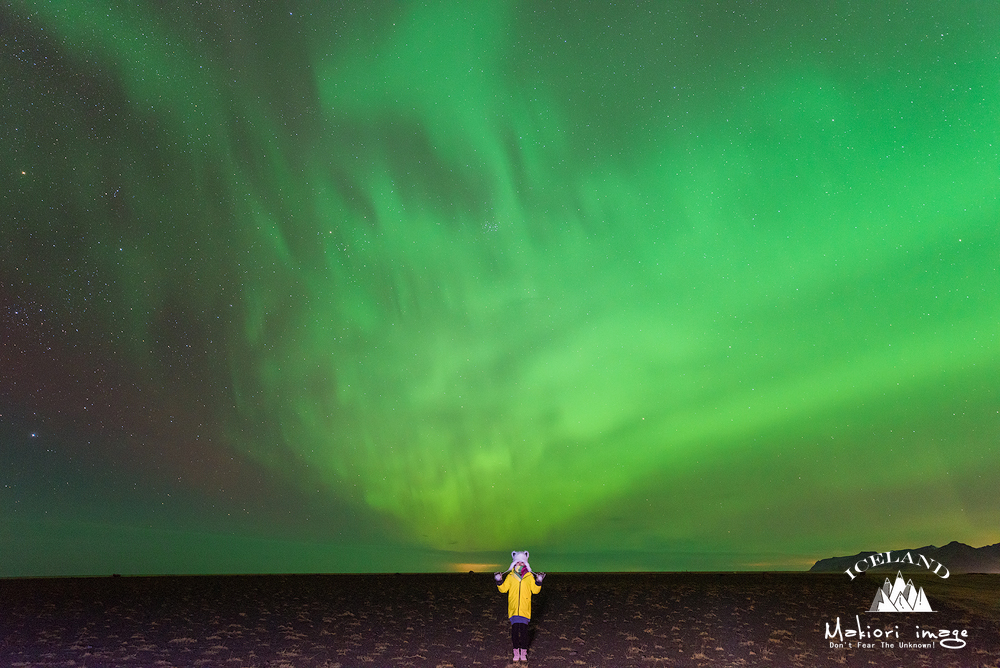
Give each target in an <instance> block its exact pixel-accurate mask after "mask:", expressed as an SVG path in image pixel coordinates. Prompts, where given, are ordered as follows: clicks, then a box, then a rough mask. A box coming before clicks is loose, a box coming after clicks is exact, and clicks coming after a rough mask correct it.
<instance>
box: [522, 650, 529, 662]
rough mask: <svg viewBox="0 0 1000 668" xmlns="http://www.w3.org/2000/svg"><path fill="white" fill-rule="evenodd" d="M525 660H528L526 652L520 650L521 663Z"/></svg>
mask: <svg viewBox="0 0 1000 668" xmlns="http://www.w3.org/2000/svg"><path fill="white" fill-rule="evenodd" d="M527 660H528V650H526V649H522V650H521V661H527Z"/></svg>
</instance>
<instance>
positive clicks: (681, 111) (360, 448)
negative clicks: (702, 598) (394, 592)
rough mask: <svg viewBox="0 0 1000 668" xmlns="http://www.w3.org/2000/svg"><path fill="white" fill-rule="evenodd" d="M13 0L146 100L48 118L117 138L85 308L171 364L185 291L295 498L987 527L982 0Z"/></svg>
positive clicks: (87, 251) (704, 526)
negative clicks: (862, 2) (815, 4)
mask: <svg viewBox="0 0 1000 668" xmlns="http://www.w3.org/2000/svg"><path fill="white" fill-rule="evenodd" d="M835 4H836V3H835ZM15 6H16V7H17V10H16V12H17V14H18V15H19V16H21V18H22V19H24V17H28V16H31V17H33V18H32V19H31V21H32V23H31V25H32V26H37V29H38V30H41V29H42V27H44V30H45V32H46V34H48V33H52V34H54V35H55V37H54V39H55V40H56V42H58V43H59V44H60V45H61V47H60V48H61V49H62V50H63V52H64V53H65V54H66V55H65V58H66V60H67V63H68V65H67V67H71V66H73V65H75V66H77V67H80V68H85V67H87V66H88V65H86V64H85V63H87V62H92V61H91V60H90V59H93V61H94V62H97V63H98V65H97V66H96V67H97V68H98V69H99V70H100V71H101V72H102V76H104V77H107V78H109V79H111V80H113V81H115V82H118V83H119V84H120V86H121V91H122V95H123V96H124V98H125V99H124V100H123V101H122V102H121V104H120V107H119V109H118V111H119V113H123V114H128V115H130V116H129V118H131V119H132V120H131V121H129V123H126V125H129V127H133V128H139V127H140V126H141V127H144V128H146V129H147V131H145V132H139V131H138V130H137V131H136V132H135V133H134V135H133V136H130V137H128V141H127V142H125V143H124V144H123V145H120V146H114V145H97V143H96V142H94V141H90V140H88V139H87V138H86V133H82V134H81V137H82V138H80V139H76V140H73V141H69V140H68V139H67V143H68V144H69V146H71V147H72V148H71V150H72V151H73V157H72V160H73V161H74V162H75V164H76V165H77V166H79V167H81V168H85V169H91V170H95V171H100V170H101V169H105V167H103V166H102V165H104V164H106V162H105V163H102V162H101V161H100V160H97V159H96V158H95V157H93V156H90V157H86V156H89V155H90V154H87V151H88V150H91V151H94V152H95V154H98V153H99V154H101V155H103V156H109V155H111V156H118V159H119V162H118V163H117V164H119V165H133V166H134V169H131V168H130V169H122V170H121V171H122V175H121V176H120V177H119V181H116V183H119V184H120V187H122V188H123V189H124V190H125V191H126V192H127V193H128V194H129V196H130V197H131V198H132V199H131V200H130V202H131V204H130V207H131V208H130V213H129V214H128V216H130V218H129V221H128V222H127V223H125V224H124V231H123V232H121V234H122V235H124V237H125V238H126V242H124V243H122V245H121V248H122V250H121V251H120V252H117V253H116V252H110V251H108V250H107V247H106V246H105V247H100V246H99V245H98V244H97V243H96V241H94V240H96V239H99V238H101V235H105V241H106V242H108V243H114V244H116V245H117V243H118V242H117V237H114V234H113V233H111V232H108V231H107V230H104V231H95V232H94V233H93V234H91V235H90V236H89V237H88V238H89V239H90V241H89V242H88V243H89V244H90V245H88V246H86V247H85V248H84V249H83V250H82V251H81V257H84V258H86V260H87V261H88V262H90V261H93V262H96V263H97V264H99V265H100V266H102V267H103V268H104V271H106V272H107V273H108V275H110V276H112V277H113V285H114V289H113V290H112V291H111V294H110V295H109V298H108V299H109V303H110V306H108V307H107V309H106V314H105V315H104V316H103V318H102V319H101V320H100V321H99V324H98V325H96V326H100V323H104V324H108V323H117V324H116V325H115V326H119V327H121V328H122V330H123V332H125V333H126V335H124V336H123V337H122V339H121V343H120V344H119V346H120V348H121V349H122V350H123V352H127V354H128V355H129V358H130V360H131V361H132V362H133V363H134V364H135V365H136V366H137V367H140V368H144V369H148V371H146V372H145V373H148V374H149V375H150V377H152V378H159V377H162V376H166V377H170V375H171V374H172V373H174V372H173V371H172V370H171V369H172V367H171V368H168V365H167V364H166V363H165V362H164V361H163V359H164V358H163V356H162V355H158V354H157V348H156V345H157V344H155V343H153V342H154V341H156V340H157V321H156V319H155V318H154V317H152V316H150V315H149V314H151V313H157V312H162V311H163V309H164V308H166V306H167V305H169V304H171V303H173V300H176V299H178V297H177V296H176V293H178V292H181V293H183V298H181V301H182V303H183V305H184V306H183V313H184V316H185V317H187V318H191V319H194V320H196V321H197V322H199V323H203V324H204V323H209V324H207V325H205V327H207V328H208V330H207V331H210V332H212V333H213V338H212V344H211V347H210V348H208V349H207V350H208V351H209V352H210V353H211V354H213V355H215V354H217V355H218V356H219V359H221V362H219V368H220V369H223V370H224V371H225V373H226V374H228V377H227V378H226V379H225V382H224V383H223V382H222V381H220V382H219V384H218V385H217V386H214V387H207V388H203V389H202V390H192V392H193V393H195V394H198V393H199V392H202V391H203V392H204V393H205V396H204V397H203V401H204V405H206V406H207V411H208V413H209V415H210V416H211V419H212V420H214V421H215V422H217V423H219V424H221V425H223V426H224V431H225V434H226V437H225V443H224V444H223V447H225V448H227V449H228V450H229V451H231V452H232V453H234V455H237V456H240V457H243V456H246V457H249V458H250V459H251V460H253V461H255V462H257V463H259V464H260V465H262V466H264V467H265V468H267V469H268V470H272V471H273V472H274V473H275V475H276V476H279V478H278V479H283V480H284V479H287V480H292V481H295V482H294V483H289V484H297V485H298V486H299V488H300V491H303V492H308V491H310V490H316V489H320V490H322V493H323V494H325V495H329V497H331V498H336V499H337V500H338V502H339V503H344V504H346V505H347V506H348V507H350V508H352V509H353V511H352V512H356V513H358V514H359V516H361V517H372V518H379V519H378V520H373V521H377V522H378V523H379V524H380V525H381V524H384V523H388V525H389V526H391V527H393V528H392V529H387V531H388V532H389V533H391V534H393V535H394V536H395V537H396V538H399V539H400V540H402V541H403V542H406V543H409V544H414V545H420V546H422V547H423V548H428V549H440V550H450V551H455V552H475V551H492V550H496V551H499V552H500V553H503V552H504V551H507V550H509V549H511V548H512V547H517V546H522V545H530V546H532V548H531V549H532V550H535V549H536V548H535V547H534V546H544V547H547V548H549V549H550V550H553V551H556V550H563V551H573V550H577V551H581V552H607V551H614V550H615V549H618V548H620V549H629V550H638V551H651V552H655V551H658V550H659V551H664V552H670V551H685V550H687V551H694V552H698V551H701V552H718V553H742V552H747V553H761V552H767V551H773V552H776V553H782V554H792V555H813V554H815V556H816V557H817V558H819V557H823V556H831V554H832V553H836V552H837V551H838V550H839V551H840V552H843V553H847V552H850V551H852V550H856V549H879V548H883V547H885V548H886V549H888V548H889V547H894V546H895V545H896V544H897V543H898V542H900V541H901V542H902V543H907V542H908V541H916V542H920V541H926V542H937V543H939V544H940V543H942V542H947V540H952V539H958V540H966V541H967V542H971V543H977V544H978V543H979V542H983V541H986V540H990V536H992V538H993V539H995V526H996V520H997V519H998V515H997V510H996V508H995V504H994V503H992V502H991V501H989V500H988V497H989V494H987V492H986V490H987V489H988V488H989V487H990V485H992V482H991V481H990V480H989V479H987V478H984V475H985V472H986V471H990V470H993V468H994V467H995V466H996V465H997V464H998V463H1000V459H998V458H1000V451H998V449H997V446H996V443H997V441H996V438H995V437H996V435H997V427H998V423H997V420H998V417H1000V416H998V413H997V411H996V409H995V406H996V399H997V383H996V381H995V377H996V372H997V371H998V367H1000V352H998V351H1000V345H998V344H1000V341H998V339H997V328H996V322H997V318H998V316H1000V280H998V278H1000V277H998V276H997V265H998V263H997V259H998V255H997V252H998V250H1000V231H998V227H997V221H998V213H1000V206H998V201H997V192H998V185H1000V184H998V171H997V164H998V160H997V158H998V150H997V147H998V146H1000V125H998V124H997V122H996V118H995V110H996V109H997V103H998V102H1000V84H998V80H997V78H996V76H995V65H996V62H997V57H998V47H997V45H996V43H995V42H996V40H995V39H994V37H995V34H996V28H997V27H998V26H997V25H996V24H997V23H998V20H1000V19H998V17H996V16H992V14H994V13H995V12H986V11H983V10H982V9H981V8H980V9H977V8H976V6H969V5H965V4H961V3H957V4H956V3H951V4H950V5H949V7H950V8H948V9H946V8H945V7H944V6H941V7H937V9H934V10H932V9H923V10H920V12H917V11H913V12H912V13H910V14H907V15H906V16H902V15H897V16H892V17H890V16H882V15H876V14H875V13H874V10H872V13H870V14H861V13H857V12H858V10H856V9H855V10H852V11H854V12H855V13H853V14H852V13H850V12H847V11H846V10H847V9H849V8H848V6H847V5H844V6H843V7H840V6H839V5H838V7H839V11H838V7H830V8H827V9H819V8H810V9H793V10H789V9H788V8H787V6H779V5H775V4H770V5H769V4H767V3H764V6H760V5H757V4H755V6H754V8H753V10H750V9H748V10H747V12H749V13H747V14H746V15H741V14H738V13H734V14H722V13H721V10H702V9H700V5H697V4H695V3H690V4H684V3H662V4H654V5H652V6H651V8H650V9H649V11H648V12H646V13H639V12H638V10H624V9H623V10H619V9H615V10H614V11H613V12H611V13H610V14H608V15H607V16H605V15H602V14H601V13H600V12H596V11H595V12H594V13H592V14H589V15H588V14H586V13H581V14H577V11H578V10H577V9H576V7H575V5H573V4H572V3H566V4H565V5H564V6H562V7H561V8H560V9H558V10H556V9H552V8H550V9H548V10H541V9H537V10H536V9H535V8H533V6H532V5H530V4H529V5H524V4H513V3H492V2H490V3H480V4H477V5H476V6H475V7H473V6H472V5H470V4H469V3H463V2H434V3H398V4H382V5H379V9H377V10H373V11H372V12H371V14H370V15H367V14H366V15H364V16H362V15H361V14H360V13H359V15H357V16H355V15H353V14H351V13H350V12H349V11H346V10H345V11H343V12H342V13H341V14H338V13H337V10H335V9H332V8H330V7H328V6H327V5H325V4H323V3H315V2H313V3H304V4H303V6H302V7H301V8H300V9H296V10H295V11H294V12H292V13H293V14H300V16H298V17H296V16H289V17H283V16H279V14H280V12H279V11H277V10H269V11H272V14H271V15H264V14H262V13H260V12H263V10H260V12H258V13H257V14H253V15H252V16H242V17H241V18H240V19H239V20H238V21H237V20H236V19H232V21H235V22H236V23H234V24H233V25H235V26H236V27H233V25H229V27H228V29H229V30H230V33H228V36H229V37H230V38H232V39H230V41H229V42H226V41H225V39H223V37H222V36H216V37H215V38H214V39H215V41H211V42H210V43H203V42H202V40H201V39H197V38H196V36H197V35H203V34H206V32H208V33H209V34H211V31H210V30H208V28H209V27H211V28H213V29H218V30H222V28H218V27H219V26H224V27H225V26H227V25H228V24H227V23H226V21H229V20H230V19H229V18H226V17H227V16H228V14H227V13H226V12H228V11H230V8H229V7H228V6H227V8H226V9H225V10H223V9H221V8H220V9H218V10H217V11H216V12H215V13H214V14H212V13H211V12H206V13H198V12H196V11H194V10H188V11H186V12H181V13H177V12H168V11H167V10H163V11H156V10H155V9H153V8H152V6H146V5H145V4H144V3H138V4H135V3H133V4H132V5H128V6H125V5H122V6H120V7H119V6H116V7H112V8H111V9H108V8H107V7H106V3H105V4H100V3H91V2H74V3H47V2H45V3H43V2H28V1H21V2H18V3H15ZM233 8H237V11H239V12H242V13H249V12H251V10H249V9H247V8H238V7H237V6H236V5H233ZM293 9H295V8H293ZM254 11H258V10H254ZM608 11H611V10H608ZM545 12H548V14H546V13H545ZM619 12H620V13H619ZM706 12H707V15H706ZM713 12H715V13H713ZM786 12H787V13H788V15H786ZM827 12H829V14H827ZM640 14H641V15H640ZM25 20H26V19H25ZM223 32H225V31H224V30H223ZM233 35H236V36H237V37H238V38H239V39H240V40H242V42H240V43H239V44H238V45H236V46H231V44H232V42H233V39H236V38H233V37H232V36H233ZM269 35H270V36H269ZM255 40H256V41H255ZM167 47H169V48H167ZM21 94H22V95H23V96H25V99H27V98H28V97H29V96H30V95H31V92H30V91H29V90H27V89H25V90H23V91H21ZM71 118H72V115H71V114H69V115H67V119H65V122H64V125H63V127H66V126H71V125H72V124H73V122H74V121H72V120H69V119H71ZM68 132H69V134H72V131H68ZM19 150H20V153H19V154H18V156H19V157H18V159H21V160H22V161H23V160H29V161H30V160H32V159H35V160H38V161H40V162H42V163H44V162H45V160H48V161H49V162H50V163H51V164H50V165H49V166H48V167H46V166H45V165H44V164H42V165H39V167H38V169H39V170H43V169H46V168H47V169H50V170H57V171H58V170H61V171H58V174H59V175H61V176H59V178H61V179H62V180H63V181H65V182H66V183H68V184H69V185H70V187H69V188H68V189H67V190H66V191H65V192H66V194H65V195H64V196H65V197H66V198H73V197H76V198H77V199H78V200H79V201H81V202H87V201H92V200H94V199H97V198H99V197H100V195H99V194H98V192H99V191H101V190H102V189H103V188H105V187H106V186H105V182H97V181H95V182H93V183H91V184H84V180H82V179H81V177H79V176H78V175H73V174H71V173H70V172H68V171H67V168H66V167H63V166H59V165H58V164H57V158H56V157H52V156H49V157H45V156H42V155H40V154H39V153H38V152H36V151H34V150H33V149H31V148H30V146H29V143H28V142H26V143H25V144H24V145H23V146H22V147H21V148H20V149H19ZM33 154H34V157H32V155H33ZM3 164H4V167H5V169H6V170H7V173H9V174H10V173H16V172H19V171H20V167H19V163H18V162H17V161H16V160H15V159H13V158H4V159H3ZM53 178H55V177H53ZM40 209H41V207H39V210H40ZM35 215H36V217H37V215H41V214H40V213H38V212H36V214H35ZM102 215H104V214H102V213H101V212H100V211H93V212H92V218H89V219H86V220H85V221H84V223H83V225H84V226H85V227H87V228H92V229H94V230H102V229H103V228H102V227H101V224H102V219H101V216H102ZM139 230H142V231H141V232H140V231H139ZM81 261H82V260H81ZM112 265H113V266H112ZM37 280H38V281H39V282H40V281H41V280H42V279H40V278H39V279H37ZM46 280H47V279H46ZM216 321H219V322H222V323H224V324H220V325H216V324H213V323H215V322H216ZM160 352H161V353H162V350H161V351H160ZM217 361H218V360H217ZM991 527H993V528H991ZM991 532H992V533H991ZM338 540H341V539H340V538H338ZM871 541H877V542H878V544H877V545H874V544H870V542H871ZM831 551H832V552H831Z"/></svg>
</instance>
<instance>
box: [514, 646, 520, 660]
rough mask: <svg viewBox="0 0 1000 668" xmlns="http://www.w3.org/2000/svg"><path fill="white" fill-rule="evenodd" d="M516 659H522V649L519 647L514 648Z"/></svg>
mask: <svg viewBox="0 0 1000 668" xmlns="http://www.w3.org/2000/svg"><path fill="white" fill-rule="evenodd" d="M514 660H515V661H520V660H521V650H519V649H515V650H514Z"/></svg>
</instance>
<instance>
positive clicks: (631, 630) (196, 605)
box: [0, 572, 1000, 668]
mask: <svg viewBox="0 0 1000 668" xmlns="http://www.w3.org/2000/svg"><path fill="white" fill-rule="evenodd" d="M906 577H907V578H909V577H911V576H906ZM912 577H913V580H914V584H916V585H917V586H921V587H924V589H925V591H926V594H927V598H928V599H929V600H930V603H931V606H932V607H933V608H934V610H935V611H936V612H933V613H909V614H905V613H868V612H867V610H868V608H869V606H870V605H871V602H872V599H873V598H874V595H875V590H876V588H877V587H878V586H879V585H881V584H882V582H883V581H884V574H883V575H880V576H866V577H859V578H857V579H855V580H854V581H853V582H852V581H850V580H849V578H848V577H847V576H846V575H845V574H843V573H839V574H810V573H642V574H637V573H612V574H581V573H569V574H559V573H550V574H549V576H548V577H547V578H546V580H545V582H544V584H543V586H542V593H541V594H539V595H536V596H535V599H534V604H533V617H532V622H531V633H532V644H531V649H530V650H529V653H528V655H529V656H528V663H529V664H534V665H536V666H609V667H610V666H613V667H616V668H619V667H621V668H624V667H629V666H644V667H645V666H774V667H784V666H809V667H812V666H879V667H880V668H883V667H889V666H905V667H906V668H915V667H918V666H933V667H935V668H937V667H939V666H963V667H964V666H991V667H997V666H1000V575H952V576H951V577H950V578H949V579H948V580H940V579H938V578H936V577H935V576H933V575H932V574H929V573H927V572H919V573H914V574H912ZM0 615H2V617H0V666H2V667H3V668H8V667H10V668H14V667H19V666H22V667H25V668H27V667H35V666H66V667H74V668H79V667H89V668H109V667H114V666H130V667H131V666H136V667H138V666H142V667H147V666H148V667H159V666H162V667H168V666H177V667H185V668H187V667H189V666H205V667H207V668H217V667H219V668H221V667H226V668H251V667H257V668H279V667H280V668H313V667H325V668H334V667H345V668H346V667H353V666H455V667H462V666H508V665H519V666H520V665H525V664H523V663H518V664H512V662H511V651H510V632H509V625H508V623H507V620H506V617H505V615H506V595H502V594H499V593H498V592H497V590H496V586H495V585H494V583H493V578H492V574H489V573H478V574H463V575H454V574H432V575H412V574H404V575H287V576H280V575H271V576H188V577H120V578H119V577H115V578H110V577H109V578H75V579H7V580H0ZM856 615H857V616H858V618H859V619H860V623H861V625H862V629H863V630H865V631H866V632H868V631H874V630H875V629H878V630H880V631H881V630H882V629H890V630H892V631H893V633H898V636H899V637H898V639H897V638H896V637H891V638H889V640H888V642H892V643H894V644H895V647H892V648H885V647H882V645H881V641H882V640H883V639H881V638H871V639H869V640H870V641H871V642H873V643H875V647H872V648H857V647H850V648H848V647H845V648H843V649H838V648H831V646H830V643H831V640H830V639H828V638H827V637H826V635H825V630H826V625H827V624H829V625H830V628H831V629H832V628H834V627H835V624H836V620H837V618H838V617H839V618H840V622H841V627H842V629H847V628H856V626H857V621H856V619H855V616H856ZM917 627H919V628H920V629H923V630H927V629H933V630H934V632H935V633H938V632H939V631H940V630H941V629H946V630H949V631H956V630H957V631H962V630H964V631H967V639H966V646H965V647H963V648H961V649H948V648H946V647H942V646H941V645H940V644H937V645H936V646H935V647H933V648H930V649H919V650H918V649H904V648H900V647H899V643H901V642H904V641H906V642H915V641H916V638H915V637H914V634H915V632H916V630H917ZM844 640H845V643H849V642H852V641H855V642H856V638H845V639H844ZM924 642H928V641H924Z"/></svg>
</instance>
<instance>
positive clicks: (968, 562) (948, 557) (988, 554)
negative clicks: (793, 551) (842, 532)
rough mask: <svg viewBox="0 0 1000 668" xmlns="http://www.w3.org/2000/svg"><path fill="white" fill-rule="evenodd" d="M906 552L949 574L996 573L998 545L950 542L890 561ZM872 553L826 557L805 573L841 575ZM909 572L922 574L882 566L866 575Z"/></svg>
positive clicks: (906, 567) (898, 552)
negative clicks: (922, 557)
mask: <svg viewBox="0 0 1000 668" xmlns="http://www.w3.org/2000/svg"><path fill="white" fill-rule="evenodd" d="M907 552H910V553H911V554H912V557H913V559H914V560H916V559H917V555H918V554H922V555H924V556H925V557H927V558H928V559H933V560H934V561H936V562H937V563H939V564H944V566H945V568H947V569H948V571H949V572H951V573H1000V543H997V544H995V545H986V546H984V547H969V546H968V545H966V544H965V543H959V542H958V541H954V540H953V541H952V542H950V543H948V544H947V545H945V546H943V547H935V546H934V545H927V546H926V547H918V548H913V549H909V550H892V556H893V558H894V559H895V558H899V557H902V556H903V555H905V554H906V553H907ZM872 554H877V553H876V552H859V553H858V554H855V555H854V556H850V557H830V558H828V559H820V560H819V561H817V562H816V563H815V564H813V567H812V568H810V569H809V572H810V573H836V572H838V571H839V572H844V571H846V570H847V569H849V568H851V567H852V566H854V564H856V563H858V562H859V561H861V560H862V559H865V558H867V557H868V556H869V555H872ZM900 570H901V571H913V570H925V569H924V568H923V567H922V566H914V565H911V564H907V563H892V564H882V565H881V566H875V567H873V568H869V569H868V572H869V573H873V572H874V573H885V572H889V571H900Z"/></svg>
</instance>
